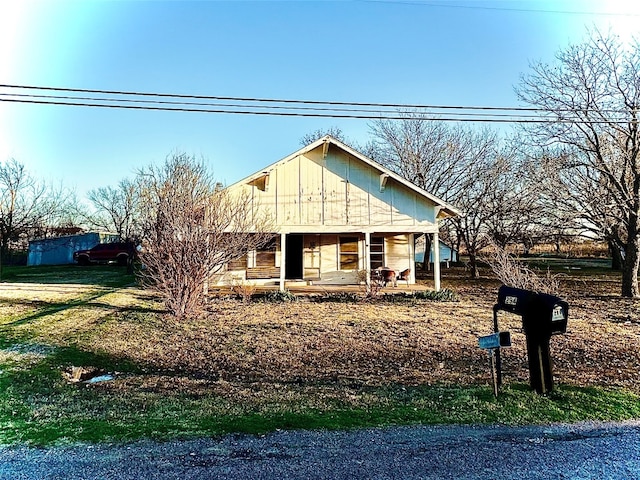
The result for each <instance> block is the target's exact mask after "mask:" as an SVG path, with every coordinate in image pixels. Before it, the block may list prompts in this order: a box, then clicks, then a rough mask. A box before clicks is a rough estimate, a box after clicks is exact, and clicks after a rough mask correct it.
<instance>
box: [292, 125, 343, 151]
mask: <svg viewBox="0 0 640 480" xmlns="http://www.w3.org/2000/svg"><path fill="white" fill-rule="evenodd" d="M325 135H331V136H332V137H333V138H335V139H336V140H339V141H341V142H342V143H345V144H347V145H350V144H351V142H350V141H349V139H348V138H347V137H346V135H345V134H344V132H343V131H342V129H341V128H340V127H337V126H335V125H334V126H331V127H329V128H326V129H323V128H319V129H317V130H314V131H313V132H309V133H307V134H305V135H304V136H303V137H302V138H301V139H300V145H302V146H306V145H309V144H310V143H313V142H315V141H316V140H319V139H321V138H322V137H324V136H325Z"/></svg>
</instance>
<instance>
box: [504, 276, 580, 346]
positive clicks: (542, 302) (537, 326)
mask: <svg viewBox="0 0 640 480" xmlns="http://www.w3.org/2000/svg"><path fill="white" fill-rule="evenodd" d="M494 309H496V310H504V311H507V312H511V313H515V314H516V315H520V316H521V317H522V326H523V327H524V330H525V333H527V334H531V335H537V336H546V335H553V334H559V333H565V332H566V331H567V318H568V317H569V304H568V303H567V302H565V301H564V300H562V299H560V298H559V297H556V296H554V295H549V294H546V293H536V292H532V291H531V290H523V289H521V288H513V287H507V286H504V285H503V286H502V287H500V289H499V290H498V303H497V304H496V306H495V307H494Z"/></svg>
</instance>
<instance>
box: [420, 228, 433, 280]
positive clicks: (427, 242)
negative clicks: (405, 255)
mask: <svg viewBox="0 0 640 480" xmlns="http://www.w3.org/2000/svg"><path fill="white" fill-rule="evenodd" d="M432 243H433V242H432V241H431V235H429V234H427V233H425V234H424V259H423V262H422V270H423V271H425V272H426V271H427V270H429V263H430V261H431V244H432Z"/></svg>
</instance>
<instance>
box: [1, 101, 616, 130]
mask: <svg viewBox="0 0 640 480" xmlns="http://www.w3.org/2000/svg"><path fill="white" fill-rule="evenodd" d="M0 102H11V103H26V104H36V105H64V106H74V107H96V108H119V109H129V110H153V111H165V112H166V111H168V112H198V113H227V114H235V115H263V116H285V117H314V118H350V119H362V120H426V121H443V122H485V123H568V124H575V123H580V124H608V123H612V122H614V123H616V122H622V121H623V120H619V121H614V120H583V119H558V118H553V117H542V116H540V117H537V118H526V119H524V118H518V117H517V116H511V117H509V118H495V117H494V116H486V117H474V118H466V117H460V116H452V117H441V116H438V115H437V114H434V113H430V115H432V116H429V115H427V114H420V113H419V112H418V113H414V114H402V113H399V114H395V115H393V114H390V113H389V114H382V113H380V114H378V115H373V114H369V115H367V114H364V113H362V114H347V113H334V114H330V113H307V112H290V111H288V112H283V111H263V110H260V111H258V110H229V109H213V108H211V109H208V108H194V107H161V106H148V105H131V104H105V103H85V102H82V103H80V102H68V101H58V100H26V99H12V98H0ZM454 115H457V114H454Z"/></svg>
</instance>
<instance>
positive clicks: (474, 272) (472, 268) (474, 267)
mask: <svg viewBox="0 0 640 480" xmlns="http://www.w3.org/2000/svg"><path fill="white" fill-rule="evenodd" d="M469 274H470V276H471V278H480V272H478V258H477V256H476V254H475V253H471V252H469Z"/></svg>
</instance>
